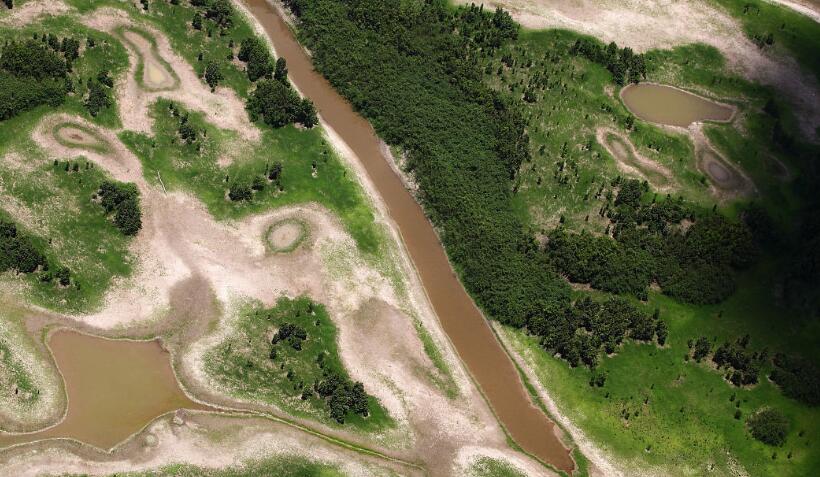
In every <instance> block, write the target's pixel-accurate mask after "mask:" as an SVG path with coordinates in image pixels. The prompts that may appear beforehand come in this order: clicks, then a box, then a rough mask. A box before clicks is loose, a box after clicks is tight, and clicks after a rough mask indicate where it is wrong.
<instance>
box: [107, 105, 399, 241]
mask: <svg viewBox="0 0 820 477" xmlns="http://www.w3.org/2000/svg"><path fill="white" fill-rule="evenodd" d="M169 105H170V102H168V101H166V100H160V101H158V102H157V103H156V104H155V106H154V109H153V111H152V113H153V118H154V120H155V122H154V135H153V136H145V135H142V134H138V133H135V132H132V131H125V132H123V133H121V134H120V137H121V139H122V140H123V142H124V143H125V144H126V145H127V146H128V147H129V148H130V149H131V150H133V151H134V153H136V154H137V156H138V157H139V158H140V159H141V160H142V162H143V173H144V175H145V178H146V180H148V181H150V182H153V183H156V184H157V185H159V180H158V176H157V174H159V177H161V178H162V182H163V184H164V185H165V187H166V188H167V189H171V190H174V189H182V190H186V191H188V192H192V193H193V194H194V195H196V196H197V197H198V198H199V199H200V200H202V201H203V202H204V203H205V205H206V206H207V207H208V210H209V211H210V212H211V213H212V214H213V215H214V216H215V217H216V218H218V219H237V218H241V217H244V216H247V215H249V214H252V213H259V212H262V211H264V210H269V209H271V208H274V207H279V206H283V205H291V204H296V203H304V202H319V203H320V204H323V205H325V206H327V207H328V208H329V209H330V210H332V211H333V212H334V213H336V214H338V216H339V217H340V218H341V220H342V222H343V223H344V225H345V227H346V228H347V230H348V231H349V232H350V234H351V235H352V236H353V238H354V239H355V240H356V243H357V245H358V246H359V248H360V249H361V250H362V251H364V252H368V253H371V254H375V253H377V252H378V251H379V248H380V247H381V245H382V240H383V238H382V236H381V232H380V231H379V230H378V229H377V228H376V226H375V225H374V223H373V213H372V211H371V210H370V208H369V207H368V205H367V203H366V202H365V198H364V194H363V192H362V190H361V188H360V187H359V186H358V184H356V182H355V178H354V177H348V176H347V174H348V171H347V169H346V168H345V167H344V166H343V165H342V163H341V162H340V160H339V159H338V157H337V156H336V155H335V153H334V152H333V150H332V148H331V147H330V146H329V145H328V144H327V143H326V142H325V140H324V139H323V138H322V134H321V132H320V131H319V130H317V129H311V130H300V129H297V128H296V127H294V126H286V127H283V128H280V129H276V130H269V129H267V128H266V129H264V130H263V132H262V138H261V141H260V142H259V143H258V144H252V143H247V142H244V141H242V140H241V139H240V138H239V137H237V135H236V133H234V132H232V131H225V130H220V129H219V128H217V127H215V126H213V125H211V124H208V123H207V122H206V121H205V120H204V119H203V117H202V115H201V114H199V113H196V112H191V113H190V114H189V116H188V118H189V119H188V121H189V123H190V124H192V125H193V126H194V127H195V128H196V129H197V130H199V131H203V130H204V131H205V132H206V134H205V136H204V137H201V138H200V139H197V141H196V142H194V143H192V144H187V143H185V142H183V141H182V140H181V139H180V138H179V136H178V134H177V130H178V128H179V118H177V117H174V116H173V115H172V114H171V111H170V110H169ZM177 107H178V108H179V106H177ZM180 109H181V108H180ZM186 113H187V112H185V111H181V114H186ZM220 160H224V161H226V164H224V165H223V166H220ZM276 162H279V163H281V165H282V175H281V179H280V183H281V185H282V190H281V191H280V190H279V188H278V187H277V185H276V184H268V183H267V181H266V185H265V189H264V190H261V191H258V192H256V193H255V194H254V196H253V198H252V200H250V201H239V202H234V201H230V200H229V199H228V198H227V193H228V190H229V188H230V186H231V185H232V184H234V183H240V184H246V185H248V186H250V185H251V183H252V181H253V179H254V178H255V177H264V175H265V171H266V170H267V169H268V168H269V167H272V166H273V165H274V163H276ZM314 165H315V169H314ZM314 171H315V172H314Z"/></svg>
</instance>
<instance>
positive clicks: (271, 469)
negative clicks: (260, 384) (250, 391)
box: [61, 456, 347, 477]
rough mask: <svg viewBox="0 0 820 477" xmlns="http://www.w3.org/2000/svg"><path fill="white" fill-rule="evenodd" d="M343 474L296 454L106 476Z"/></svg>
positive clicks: (306, 476) (333, 476)
mask: <svg viewBox="0 0 820 477" xmlns="http://www.w3.org/2000/svg"><path fill="white" fill-rule="evenodd" d="M274 475H275V476H277V477H343V476H345V475H347V474H346V473H344V472H343V471H342V470H341V469H339V468H338V467H336V466H333V465H329V464H323V463H319V462H316V461H312V460H308V459H305V458H304V457H299V456H282V457H274V458H271V459H266V460H261V461H257V462H249V463H245V464H242V465H239V466H231V467H229V468H223V469H213V468H209V467H200V466H196V465H190V464H172V465H168V466H165V467H160V468H158V469H152V470H148V471H140V472H117V473H115V474H110V477H268V476H274ZM61 477H86V476H85V475H84V474H62V475H61Z"/></svg>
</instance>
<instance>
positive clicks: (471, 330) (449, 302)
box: [243, 0, 574, 471]
mask: <svg viewBox="0 0 820 477" xmlns="http://www.w3.org/2000/svg"><path fill="white" fill-rule="evenodd" d="M243 2H244V3H245V4H246V5H247V6H248V8H249V9H250V11H251V12H252V14H253V15H254V16H255V17H256V19H257V20H258V21H259V23H260V24H261V25H262V26H263V27H264V29H265V32H266V33H267V34H268V36H269V37H270V39H271V40H272V41H273V44H274V46H275V48H276V53H277V55H279V56H282V57H284V58H285V59H286V60H287V62H288V71H289V74H290V77H291V79H292V80H293V82H294V83H295V84H296V86H297V87H298V88H299V90H300V91H301V92H302V93H303V94H304V95H305V96H307V97H308V98H310V99H311V100H312V101H313V102H314V104H315V105H316V108H317V109H318V111H319V114H320V115H321V116H322V118H323V119H324V120H325V122H326V123H327V124H328V125H329V126H330V127H331V128H333V130H334V131H336V133H337V134H339V136H341V138H342V139H343V140H344V141H345V143H347V145H348V146H349V147H350V148H351V149H352V150H353V152H354V153H355V154H356V157H357V158H358V160H359V161H361V163H362V165H363V166H364V168H365V170H366V171H367V174H368V175H369V176H370V178H371V180H372V181H373V182H374V184H375V185H376V188H377V190H378V192H379V194H380V195H381V198H382V199H383V200H384V202H385V204H386V205H387V208H388V211H389V213H390V216H391V217H392V219H393V220H394V221H395V222H396V224H397V225H398V227H399V230H400V232H401V235H402V238H403V239H404V243H405V245H406V246H407V249H408V251H409V253H410V257H411V258H412V260H413V262H414V264H415V266H416V268H417V269H418V272H419V275H420V277H421V281H422V284H423V285H424V288H425V289H426V291H427V295H428V296H429V297H430V301H431V302H432V305H433V308H434V309H435V311H436V314H437V315H438V317H439V320H440V321H441V324H442V326H443V328H444V331H445V332H446V333H447V335H448V336H449V338H450V340H451V341H452V343H453V345H454V346H455V348H456V350H457V351H458V354H459V356H460V357H461V359H462V360H463V361H464V363H465V364H466V365H467V368H468V369H469V370H470V373H471V374H472V376H473V378H474V379H475V380H476V381H477V382H478V385H479V387H480V388H481V390H482V391H483V393H484V395H485V396H486V398H487V400H488V401H489V404H490V406H491V407H492V409H493V410H494V411H495V413H496V415H497V416H498V419H499V421H500V422H501V423H502V424H503V425H504V427H505V428H506V429H507V431H508V432H509V433H510V435H511V436H512V438H513V440H514V441H515V442H516V443H517V444H518V445H520V446H521V447H522V448H523V449H524V450H525V451H527V452H529V453H530V454H532V455H535V456H536V457H538V458H539V459H541V460H543V461H544V462H547V463H549V464H551V465H553V466H555V467H556V468H558V469H562V470H565V471H571V470H572V469H573V468H574V463H573V461H572V459H571V458H570V455H569V451H568V450H567V449H566V448H565V447H564V445H563V444H562V442H561V441H560V439H559V438H558V437H557V436H556V434H555V430H554V427H555V424H554V423H553V422H552V421H550V419H549V418H548V417H547V416H546V415H545V414H544V413H543V412H542V411H541V410H540V409H538V408H537V407H535V406H534V404H533V402H532V400H531V399H530V397H529V395H528V393H527V391H526V389H525V388H524V385H523V383H522V382H521V379H520V377H519V375H518V371H517V369H516V368H515V366H514V365H513V362H512V360H511V359H510V357H509V356H508V355H507V353H506V351H505V350H504V349H503V348H502V346H501V344H500V343H499V342H498V339H497V338H496V336H495V334H494V333H493V331H492V329H491V328H490V326H489V324H488V323H487V321H486V320H485V318H484V316H483V315H482V314H481V312H480V311H479V310H478V308H477V307H476V306H475V304H474V303H473V300H472V299H471V298H470V296H469V295H468V294H467V292H466V291H465V289H464V287H463V286H462V284H461V282H460V281H459V280H458V277H457V276H456V274H455V272H454V271H453V269H452V268H451V266H450V263H449V261H448V259H447V255H446V254H445V252H444V249H443V248H442V245H441V243H440V242H439V240H438V236H437V235H436V234H435V231H434V230H433V227H432V225H431V224H430V222H429V221H428V220H427V217H426V216H425V215H424V212H423V211H422V209H421V207H420V206H419V205H418V203H416V201H415V199H414V198H413V196H412V195H411V194H410V193H409V192H408V191H407V189H405V187H404V185H403V183H402V181H401V179H400V178H399V177H398V176H397V175H396V173H395V172H394V170H393V169H392V168H391V166H390V164H389V162H388V161H389V160H390V159H389V158H386V157H385V156H384V155H383V154H382V153H381V149H380V142H379V139H378V138H377V137H376V135H375V133H374V131H373V128H372V127H371V126H370V124H369V123H368V122H367V121H366V120H365V119H364V118H363V117H361V116H360V115H359V114H358V113H356V112H355V111H354V110H353V108H352V107H351V105H350V104H349V103H348V102H347V101H346V100H345V99H344V98H342V97H341V96H340V95H339V94H338V93H337V92H336V90H334V89H333V87H332V86H331V85H330V84H329V83H328V82H327V80H326V79H325V78H324V77H322V76H321V75H320V74H319V73H317V72H315V71H314V69H313V65H312V63H311V61H310V58H309V57H308V55H307V53H306V52H305V51H304V50H303V49H302V47H301V46H300V45H299V43H298V42H297V41H296V39H295V37H294V35H293V32H291V30H290V29H289V27H288V26H287V24H286V23H285V21H284V20H283V19H282V18H281V17H280V15H279V12H278V11H277V10H276V8H274V7H273V6H272V5H270V4H269V3H268V2H267V1H266V0H243Z"/></svg>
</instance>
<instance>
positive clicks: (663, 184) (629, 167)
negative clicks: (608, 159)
mask: <svg viewBox="0 0 820 477" xmlns="http://www.w3.org/2000/svg"><path fill="white" fill-rule="evenodd" d="M595 139H596V140H597V141H598V144H600V145H601V146H603V147H604V149H606V151H607V152H608V153H609V154H610V155H611V156H612V157H613V158H615V164H616V165H617V167H618V169H619V170H620V171H621V172H624V173H625V174H629V175H632V176H637V177H638V178H640V179H644V180H646V181H647V182H649V183H650V184H652V187H653V188H655V189H657V190H658V191H660V192H668V191H671V190H673V189H674V188H675V180H674V176H673V175H672V172H671V171H670V170H669V169H667V168H666V167H664V166H663V165H662V164H659V163H657V162H655V161H653V160H652V159H649V158H648V157H644V156H643V155H641V154H640V153H639V152H638V151H637V150H636V149H635V145H634V144H632V141H630V140H629V138H627V137H625V136H624V135H623V134H621V133H620V132H618V131H616V130H614V129H609V128H598V129H597V130H596V131H595Z"/></svg>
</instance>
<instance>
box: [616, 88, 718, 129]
mask: <svg viewBox="0 0 820 477" xmlns="http://www.w3.org/2000/svg"><path fill="white" fill-rule="evenodd" d="M621 100H622V101H623V102H624V105H626V107H627V109H629V110H630V111H631V112H632V114H634V115H635V116H637V117H639V118H641V119H643V120H645V121H649V122H653V123H658V124H665V125H668V126H678V127H683V128H686V127H689V125H691V124H692V123H695V122H703V121H720V122H726V121H729V120H731V119H732V116H734V109H733V108H731V107H729V106H726V105H723V104H720V103H716V102H714V101H710V100H708V99H706V98H702V97H700V96H698V95H695V94H692V93H689V92H688V91H684V90H682V89H678V88H674V87H672V86H666V85H660V84H652V83H640V84H632V85H629V86H627V87H625V88H623V89H622V90H621Z"/></svg>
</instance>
